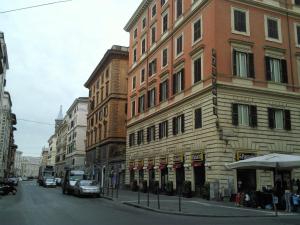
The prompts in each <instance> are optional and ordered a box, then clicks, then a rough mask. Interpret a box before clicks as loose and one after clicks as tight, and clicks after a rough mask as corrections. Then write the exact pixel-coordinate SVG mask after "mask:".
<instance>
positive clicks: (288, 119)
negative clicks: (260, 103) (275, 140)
mask: <svg viewBox="0 0 300 225" xmlns="http://www.w3.org/2000/svg"><path fill="white" fill-rule="evenodd" d="M291 128H292V126H291V112H290V110H284V129H286V130H291Z"/></svg>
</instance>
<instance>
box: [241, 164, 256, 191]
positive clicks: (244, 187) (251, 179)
mask: <svg viewBox="0 0 300 225" xmlns="http://www.w3.org/2000/svg"><path fill="white" fill-rule="evenodd" d="M236 173H237V190H238V192H245V191H247V192H248V191H256V170H253V169H238V170H236Z"/></svg>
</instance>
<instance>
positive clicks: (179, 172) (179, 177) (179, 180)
mask: <svg viewBox="0 0 300 225" xmlns="http://www.w3.org/2000/svg"><path fill="white" fill-rule="evenodd" d="M184 180H185V174H184V167H183V166H181V167H180V168H177V169H176V189H177V190H179V188H181V189H182V186H183V181H184Z"/></svg>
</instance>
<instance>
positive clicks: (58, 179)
mask: <svg viewBox="0 0 300 225" xmlns="http://www.w3.org/2000/svg"><path fill="white" fill-rule="evenodd" d="M55 181H56V185H57V186H61V178H60V177H56V178H55Z"/></svg>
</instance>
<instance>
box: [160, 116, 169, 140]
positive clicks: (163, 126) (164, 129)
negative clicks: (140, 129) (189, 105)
mask: <svg viewBox="0 0 300 225" xmlns="http://www.w3.org/2000/svg"><path fill="white" fill-rule="evenodd" d="M158 128H159V132H158V136H159V139H162V138H164V137H168V121H167V120H166V121H164V122H162V123H160V124H159V126H158Z"/></svg>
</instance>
